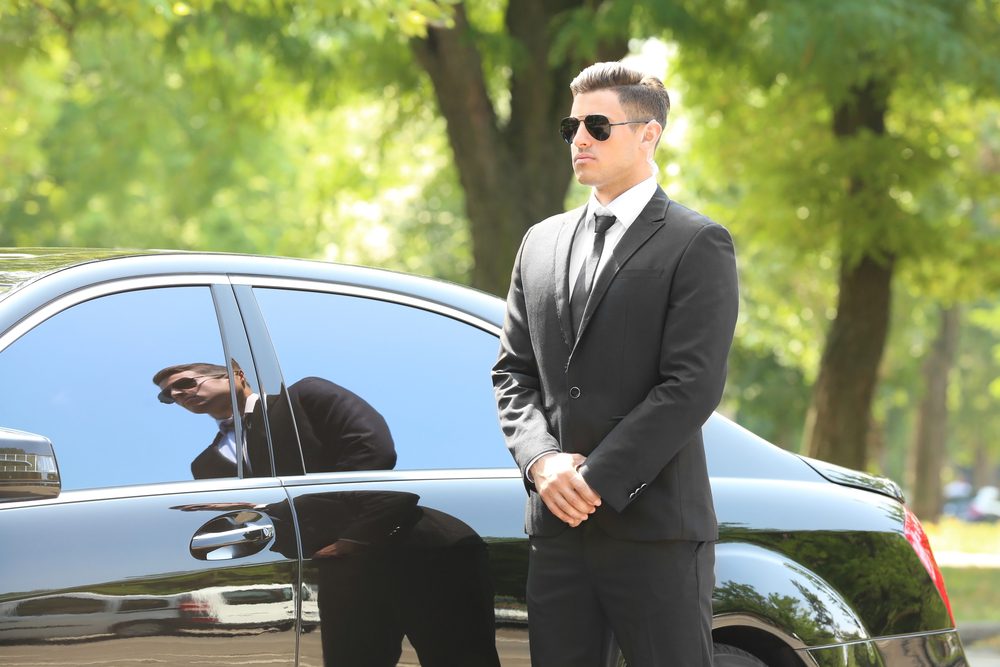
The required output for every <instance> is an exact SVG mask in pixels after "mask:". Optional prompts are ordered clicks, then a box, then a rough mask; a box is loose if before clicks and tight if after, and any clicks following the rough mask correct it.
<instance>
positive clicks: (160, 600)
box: [0, 592, 181, 643]
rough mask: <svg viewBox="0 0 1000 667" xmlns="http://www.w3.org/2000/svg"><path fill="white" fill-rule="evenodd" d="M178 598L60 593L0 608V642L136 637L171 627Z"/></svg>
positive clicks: (176, 619) (175, 623)
mask: <svg viewBox="0 0 1000 667" xmlns="http://www.w3.org/2000/svg"><path fill="white" fill-rule="evenodd" d="M180 598H181V596H179V595H168V596H153V595H105V594H101V593H88V592H79V593H64V594H61V595H45V596H41V597H35V598H30V599H27V600H20V601H17V602H4V603H0V643H5V642H21V641H38V640H43V639H44V640H49V641H53V640H59V639H76V640H80V639H91V638H97V637H103V636H107V635H117V636H119V637H142V636H147V635H157V634H162V633H164V632H169V631H171V630H172V629H174V628H176V627H177V622H178V619H179V617H180V615H181V612H180V607H181V605H180Z"/></svg>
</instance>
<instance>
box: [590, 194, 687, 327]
mask: <svg viewBox="0 0 1000 667" xmlns="http://www.w3.org/2000/svg"><path fill="white" fill-rule="evenodd" d="M669 206H670V200H669V199H668V198H667V195H666V193H665V192H663V189H662V188H660V187H657V188H656V192H655V193H653V198H652V199H650V200H649V203H648V204H646V208H644V209H643V210H642V213H640V214H639V217H638V218H636V219H635V222H633V223H632V224H631V225H629V228H628V231H626V232H625V235H624V236H622V238H621V240H620V241H619V242H618V245H616V246H615V249H614V251H613V252H612V253H611V257H609V258H608V263H607V264H605V265H604V268H602V269H601V272H600V273H599V274H598V276H597V280H596V281H595V282H594V288H593V289H592V290H591V292H590V298H589V299H588V300H587V307H586V309H585V310H584V311H583V321H582V322H580V335H579V337H578V338H577V340H579V339H580V338H582V337H583V332H584V331H586V329H587V323H588V322H590V318H591V316H592V315H593V314H594V311H595V310H596V309H597V306H598V305H600V303H601V299H603V298H604V294H605V293H606V292H607V291H608V288H609V287H610V286H611V281H612V280H614V279H615V276H616V275H618V272H619V271H620V270H621V268H622V267H623V266H624V265H625V263H626V262H627V261H628V260H629V259H630V258H631V257H632V255H634V254H635V252H636V250H638V249H639V248H641V247H642V246H643V244H644V243H646V241H648V240H649V238H650V237H651V236H652V235H653V234H655V233H656V232H658V231H659V230H660V228H661V227H662V226H663V220H664V218H665V217H666V215H667V208H669Z"/></svg>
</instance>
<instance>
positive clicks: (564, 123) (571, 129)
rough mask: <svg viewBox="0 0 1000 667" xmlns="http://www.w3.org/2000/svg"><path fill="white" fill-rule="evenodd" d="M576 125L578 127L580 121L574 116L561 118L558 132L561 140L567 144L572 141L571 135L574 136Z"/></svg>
mask: <svg viewBox="0 0 1000 667" xmlns="http://www.w3.org/2000/svg"><path fill="white" fill-rule="evenodd" d="M578 127H580V121H579V120H577V119H576V118H563V119H562V120H561V121H559V134H561V135H562V138H563V141H565V142H566V143H567V144H571V143H573V137H575V136H576V129H577V128H578Z"/></svg>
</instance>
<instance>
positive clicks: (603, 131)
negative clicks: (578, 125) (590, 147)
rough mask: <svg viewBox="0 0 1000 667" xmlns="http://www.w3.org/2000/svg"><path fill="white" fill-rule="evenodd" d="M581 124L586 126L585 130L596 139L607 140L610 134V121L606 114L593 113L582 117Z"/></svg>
mask: <svg viewBox="0 0 1000 667" xmlns="http://www.w3.org/2000/svg"><path fill="white" fill-rule="evenodd" d="M583 124H584V125H586V126H587V132H590V136H592V137H593V138H595V139H597V140H598V141H607V139H608V137H610V136H611V122H610V121H609V120H608V117H607V116H601V115H598V114H593V115H591V116H587V117H586V118H584V119H583Z"/></svg>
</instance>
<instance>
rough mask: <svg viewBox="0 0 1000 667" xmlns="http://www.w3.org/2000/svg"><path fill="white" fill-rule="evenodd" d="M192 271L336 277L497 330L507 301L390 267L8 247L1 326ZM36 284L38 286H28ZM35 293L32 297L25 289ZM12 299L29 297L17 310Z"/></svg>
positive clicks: (0, 289) (0, 265)
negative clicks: (88, 294) (94, 294)
mask: <svg viewBox="0 0 1000 667" xmlns="http://www.w3.org/2000/svg"><path fill="white" fill-rule="evenodd" d="M184 274H201V275H230V276H266V277H277V278H291V279H301V280H312V281H320V282H329V283H336V284H343V285H351V286H356V287H364V288H369V289H376V290H383V291H386V292H392V293H396V294H403V295H407V296H412V297H417V298H419V299H423V300H426V301H431V302H434V303H439V304H442V305H446V306H448V307H451V308H457V309H459V310H463V311H465V312H467V313H469V314H470V315H473V316H475V317H477V318H479V319H481V320H483V321H486V322H490V323H491V324H493V325H494V326H496V327H497V328H499V327H500V326H502V324H503V313H504V302H503V300H501V299H499V298H498V297H496V296H494V295H492V294H488V293H486V292H481V291H479V290H476V289H474V288H471V287H468V286H461V285H457V284H455V283H450V282H447V281H444V280H438V279H434V278H427V277H422V276H415V275H412V274H406V273H399V272H396V271H390V270H387V269H380V268H373V267H363V266H353V265H348V264H336V263H333V262H324V261H318V260H307V259H296V258H288V257H270V256H264V255H242V254H235V253H217V252H190V251H177V250H107V249H79V248H0V304H3V305H4V308H3V309H2V310H4V311H8V312H4V313H3V315H4V317H0V330H2V329H4V328H6V326H5V325H9V324H10V323H11V322H10V319H11V317H13V318H18V317H20V316H23V314H25V311H26V310H28V309H35V308H38V307H40V306H41V305H43V304H44V303H45V302H46V301H47V300H50V299H55V298H58V297H59V296H60V295H62V294H66V293H68V292H71V291H74V290H77V289H82V288H84V287H87V286H89V285H93V284H96V283H102V282H107V281H114V280H122V279H127V278H135V277H156V276H164V277H166V276H171V275H184ZM28 286H31V289H30V290H28V289H26V288H27V287H28ZM26 292H31V296H30V298H29V297H28V296H27V295H26V294H25V293H26ZM5 301H25V303H23V304H18V305H17V306H16V307H15V306H14V304H11V303H4V302H5Z"/></svg>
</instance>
